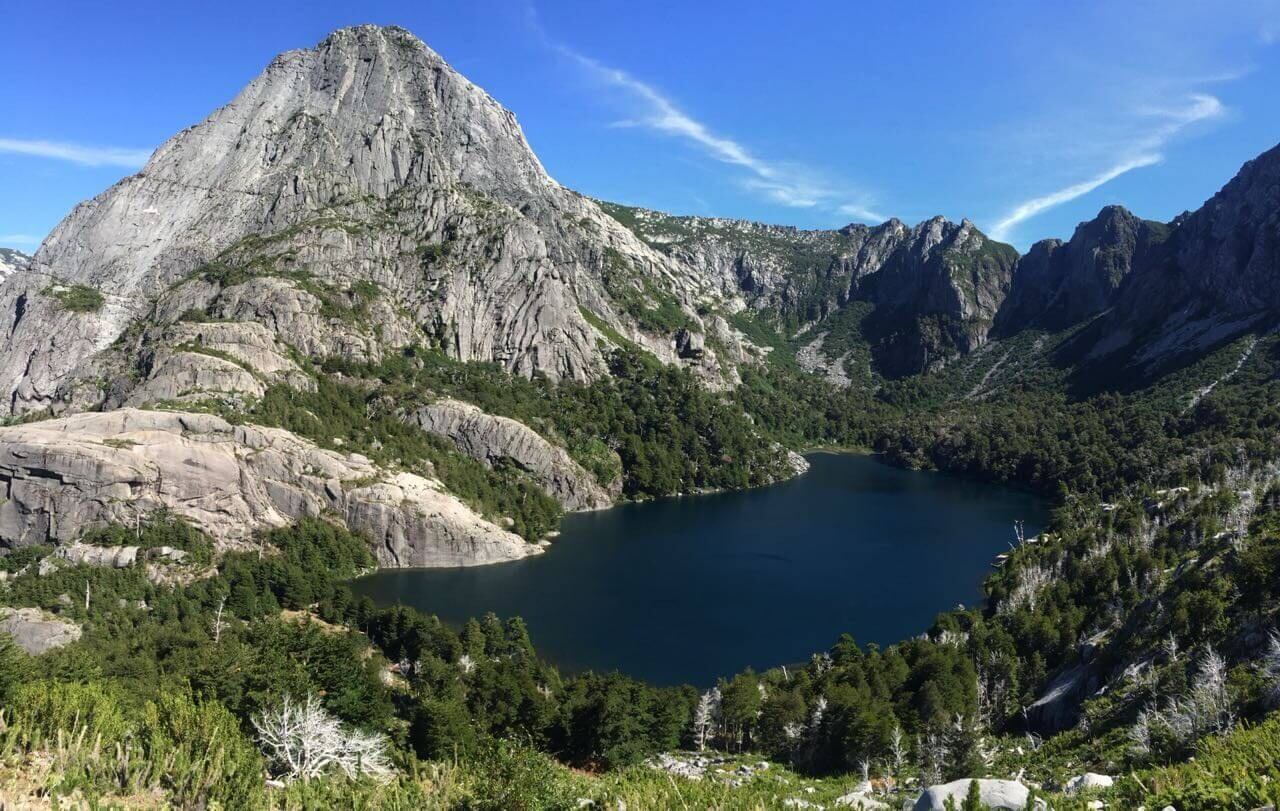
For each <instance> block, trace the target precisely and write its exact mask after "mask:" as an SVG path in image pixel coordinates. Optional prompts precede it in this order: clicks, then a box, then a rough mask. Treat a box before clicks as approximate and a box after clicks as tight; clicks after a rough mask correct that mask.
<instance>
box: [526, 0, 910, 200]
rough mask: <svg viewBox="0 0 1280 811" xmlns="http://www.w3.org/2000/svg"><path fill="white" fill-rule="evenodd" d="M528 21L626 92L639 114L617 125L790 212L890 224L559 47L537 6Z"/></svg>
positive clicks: (813, 176) (644, 86) (637, 83)
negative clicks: (681, 148)
mask: <svg viewBox="0 0 1280 811" xmlns="http://www.w3.org/2000/svg"><path fill="white" fill-rule="evenodd" d="M527 18H528V22H529V25H530V27H531V28H532V29H533V30H534V32H535V33H536V34H537V35H538V37H539V38H540V39H541V40H542V41H543V43H544V44H546V45H547V46H548V47H549V48H551V49H552V50H554V51H556V52H558V53H560V54H561V55H562V56H564V57H565V58H567V59H568V60H569V61H571V62H572V63H574V64H575V65H577V66H578V67H579V68H581V69H582V70H583V71H585V72H586V73H587V74H588V75H590V76H591V77H592V78H594V79H595V80H597V81H599V82H601V83H602V84H605V85H608V86H610V87H613V88H616V89H618V90H621V91H623V93H624V94H625V95H626V97H627V98H628V100H629V101H630V102H631V103H632V105H633V106H634V107H635V109H634V111H633V112H632V113H631V117H629V118H628V119H626V120H624V121H619V122H615V124H614V126H619V127H643V128H646V129H649V130H652V131H654V132H658V133H661V134H663V135H669V136H671V137H674V138H680V139H682V140H684V141H686V142H688V143H690V144H692V145H694V146H695V147H697V148H698V149H700V150H701V151H702V152H703V153H704V154H706V155H708V156H709V157H711V158H712V159H713V160H716V161H719V162H720V163H724V164H727V165H729V166H733V167H737V168H739V169H742V170H744V172H745V176H744V177H742V178H741V179H740V180H739V181H738V182H739V184H740V185H741V186H742V188H744V189H746V190H747V191H750V192H752V193H754V194H756V195H758V196H760V197H762V198H764V199H766V200H769V201H770V202H773V203H777V204H779V205H783V206H787V207H789V208H805V209H812V208H822V209H826V210H829V211H831V212H832V213H841V214H844V215H846V216H851V217H855V218H857V219H863V220H870V221H876V222H878V221H881V220H883V219H885V218H883V217H881V216H880V215H878V214H876V213H875V212H873V211H871V210H869V209H868V208H867V207H866V206H865V205H861V204H859V203H847V202H844V201H846V200H848V199H849V198H851V197H852V198H856V199H857V200H865V199H866V198H867V195H866V194H865V193H863V192H861V191H858V190H854V189H838V188H836V187H834V186H833V185H832V184H830V183H829V182H827V181H824V180H822V179H820V178H819V177H818V176H817V173H815V172H813V171H812V170H809V169H807V168H806V167H803V166H800V165H797V164H793V163H786V162H781V161H773V160H766V159H764V158H761V157H759V156H758V155H756V154H754V153H753V152H752V151H751V150H750V149H748V148H747V147H746V146H745V145H743V144H742V143H741V142H739V141H737V140H735V139H733V138H730V137H728V136H725V135H722V134H719V133H716V132H713V131H712V130H711V128H710V127H708V126H707V125H706V124H704V123H703V122H701V121H699V120H698V119H696V118H694V117H693V116H692V115H690V114H689V113H687V112H685V111H684V110H682V109H681V108H680V107H679V106H678V105H677V104H676V103H675V102H674V101H672V100H671V99H670V98H668V97H667V96H666V95H664V94H663V93H662V92H660V91H659V90H658V89H657V88H655V87H654V86H653V85H651V84H649V83H648V82H645V81H642V80H640V79H637V78H636V77H635V76H632V75H631V74H630V73H628V72H626V71H624V70H621V69H619V68H615V67H612V66H610V65H606V64H604V63H602V62H600V61H599V60H597V59H593V58H591V57H589V56H586V55H584V54H581V53H579V52H577V51H575V50H573V49H572V48H569V47H568V46H566V45H564V44H562V43H560V42H556V41H555V40H553V39H552V38H551V37H549V36H548V35H547V33H546V31H545V30H544V29H543V28H542V25H541V23H540V21H539V20H538V16H537V12H536V10H535V9H534V8H533V7H532V6H529V7H528V15H527Z"/></svg>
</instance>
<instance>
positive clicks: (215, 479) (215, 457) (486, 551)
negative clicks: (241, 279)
mask: <svg viewBox="0 0 1280 811" xmlns="http://www.w3.org/2000/svg"><path fill="white" fill-rule="evenodd" d="M0 496H3V497H4V501H3V503H2V504H0V543H2V544H4V545H8V546H23V545H29V544H38V543H54V544H65V543H68V542H70V541H72V540H74V539H75V538H76V537H78V536H79V535H80V533H81V532H83V530H84V529H85V528H86V527H90V526H101V525H105V524H108V523H113V522H114V523H129V524H131V523H133V522H134V521H135V520H136V519H137V518H138V517H139V516H144V515H146V514H148V513H150V512H153V511H155V510H161V509H164V510H168V511H170V512H172V513H174V514H176V515H178V516H180V517H182V518H185V519H186V520H188V521H190V522H192V523H193V524H195V525H196V526H198V527H200V528H201V529H202V530H204V531H205V532H206V533H208V534H209V535H210V536H211V537H212V538H213V539H214V540H215V541H216V542H218V543H220V544H222V545H224V546H227V545H232V546H234V545H235V544H237V543H238V542H243V541H245V540H247V539H248V538H249V537H250V536H251V535H252V534H253V533H254V532H256V531H258V530H261V529H267V528H271V527H279V526H283V525H286V524H288V523H290V522H292V521H294V520H297V519H299V518H303V517H320V516H332V517H335V518H338V519H341V520H343V521H344V522H345V523H346V525H347V526H348V527H349V528H350V529H352V530H353V531H356V532H361V533H364V534H366V535H367V536H368V537H369V538H370V539H371V540H372V541H373V542H374V551H375V555H376V557H377V560H378V562H379V564H381V565H384V566H468V565H476V564H482V563H496V562H500V561H506V560H515V559H518V558H522V557H525V556H527V555H532V554H536V553H538V552H540V551H541V548H540V547H538V546H537V545H535V544H530V543H526V542H525V541H524V540H523V539H522V538H520V537H519V536H517V535H514V534H512V533H510V532H507V531H506V530H504V529H501V528H499V527H498V526H496V525H494V524H492V523H491V522H489V521H487V520H485V519H484V518H482V517H481V516H479V515H477V514H476V513H475V512H473V511H472V510H471V509H470V508H469V507H468V506H467V505H465V504H464V503H462V502H461V501H459V500H458V499H457V498H456V497H455V496H453V495H451V494H449V493H448V492H446V491H445V490H444V488H443V486H442V485H441V484H440V482H438V481H436V480H434V479H428V478H426V477H424V476H420V475H417V474H413V473H408V472H403V471H401V472H391V471H387V470H383V469H381V468H379V467H378V466H376V465H374V464H372V463H371V462H370V461H369V460H368V459H366V458H364V457H363V456H360V455H359V454H341V453H337V452H335V451H330V450H325V449H322V448H319V447H317V446H316V445H315V444H313V443H312V442H309V441H307V440H305V439H302V438H301V437H298V436H296V435H294V434H292V433H290V432H289V431H285V430H282V429H277V428H262V427H258V426H252V425H236V426H233V425H231V424H229V423H227V422H226V421H225V420H222V419H220V418H218V417H215V416H212V415H209V414H195V413H186V412H176V411H140V410H137V409H132V408H123V409H119V410H117V411H109V412H103V413H85V414H77V415H75V416H71V417H65V418H60V419H55V420H45V421H43V422H32V423H26V424H23V425H14V426H9V427H5V428H0ZM71 550H72V551H68V552H66V553H64V557H65V556H68V555H72V556H76V555H78V556H81V557H84V556H88V557H91V558H98V557H101V556H103V555H104V554H105V553H104V552H100V551H96V550H94V549H93V548H88V549H80V550H76V549H75V547H72V548H71ZM174 551H177V550H174ZM111 554H113V555H119V554H121V552H119V551H114V552H112V553H111ZM125 554H127V553H125ZM134 555H135V557H136V550H135V552H134ZM168 557H170V558H173V557H174V555H173V553H172V552H171V553H170V554H169V556H168ZM115 560H116V559H115V558H112V565H115Z"/></svg>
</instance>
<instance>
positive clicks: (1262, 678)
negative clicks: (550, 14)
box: [0, 25, 1280, 811]
mask: <svg viewBox="0 0 1280 811" xmlns="http://www.w3.org/2000/svg"><path fill="white" fill-rule="evenodd" d="M1224 180H1226V183H1225V185H1224V186H1223V187H1222V189H1221V191H1219V192H1218V193H1217V194H1215V195H1214V196H1213V197H1212V198H1211V199H1210V200H1208V201H1207V202H1205V204H1204V205H1203V206H1201V207H1200V208H1198V209H1196V210H1195V211H1191V212H1188V213H1186V214H1184V215H1181V216H1179V217H1177V218H1176V219H1174V220H1172V221H1170V222H1167V223H1161V222H1154V221H1149V220H1144V219H1141V218H1140V217H1138V216H1136V215H1134V214H1132V213H1130V212H1128V211H1126V210H1125V209H1123V208H1120V207H1117V206H1108V207H1106V208H1103V209H1102V211H1101V212H1099V214H1098V215H1097V216H1096V217H1095V218H1093V219H1091V220H1089V221H1087V222H1084V223H1081V224H1080V225H1079V227H1078V228H1077V229H1076V231H1075V233H1074V235H1073V236H1072V237H1071V238H1070V239H1068V240H1065V241H1064V240H1045V241H1041V242H1038V243H1035V244H1034V245H1033V246H1032V247H1031V248H1030V250H1029V251H1028V252H1027V253H1025V254H1019V253H1018V251H1017V250H1015V249H1014V248H1013V247H1012V246H1010V245H1006V244H1003V243H1001V242H998V241H995V240H993V239H991V238H990V237H988V236H987V235H985V234H983V233H982V231H981V230H980V229H979V228H978V227H977V226H976V225H975V224H974V223H973V222H970V221H968V220H963V221H961V222H960V223H955V222H951V221H949V220H946V219H945V218H942V217H934V218H931V219H927V220H925V221H923V222H920V223H918V224H916V225H914V226H913V225H908V224H906V223H903V222H901V221H899V220H896V219H893V220H889V221H886V222H884V223H882V224H880V225H874V226H870V225H861V224H850V225H848V226H845V227H842V228H839V229H832V230H803V229H795V228H790V227H785V226H774V225H766V224H760V223H752V222H746V221H740V220H729V219H720V218H707V217H692V216H676V215H669V214H664V213H661V212H656V211H651V210H647V209H642V208H635V207H629V206H622V205H617V204H613V203H608V202H603V201H596V200H593V199H590V198H588V197H585V196H583V195H581V194H579V193H577V192H575V191H573V190H570V189H567V188H565V187H563V186H561V185H560V184H558V183H557V182H556V181H554V180H553V179H552V178H551V177H550V176H548V175H547V173H546V172H545V170H544V169H543V167H542V165H541V163H540V162H539V160H538V158H537V157H536V156H535V155H534V153H533V151H532V150H531V149H530V147H529V145H528V143H527V142H526V140H525V138H524V135H523V133H522V131H521V129H520V127H519V125H518V124H517V123H516V119H515V116H514V115H513V114H512V113H511V112H510V111H508V110H506V109H505V108H503V107H502V106H501V105H500V104H499V103H498V102H497V101H495V100H494V99H493V98H492V97H490V96H489V95H488V94H487V93H485V92H484V91H483V90H482V89H480V88H479V87H477V86H476V85H474V84H472V83H471V82H470V81H469V80H467V79H466V78H464V77H463V76H462V75H461V74H459V73H458V72H456V71H455V70H454V69H453V68H452V67H450V66H449V65H448V64H447V63H446V62H445V61H444V60H443V59H442V58H441V57H440V56H439V55H438V54H436V53H435V52H434V51H432V50H431V49H430V48H429V47H428V46H427V45H426V44H424V43H423V42H422V41H421V40H419V39H417V38H416V37H415V36H413V35H412V34H410V33H409V32H408V31H405V30H403V29H400V28H396V27H379V26H370V25H365V26H357V27H353V28H344V29H340V30H338V31H335V32H334V33H332V34H331V35H329V36H327V37H325V38H324V39H323V40H322V41H321V42H319V43H318V44H317V45H315V46H314V47H312V48H306V49H301V50H294V51H288V52H285V53H283V54H280V55H279V56H277V57H276V58H275V59H273V60H272V61H271V62H270V64H269V65H268V66H267V67H266V68H265V69H264V70H263V71H262V72H261V73H260V74H259V75H258V76H257V77H256V78H255V79H253V80H252V81H251V82H250V83H249V84H248V85H247V86H246V87H245V88H244V89H243V90H242V91H241V92H240V93H239V94H238V95H236V96H235V98H234V99H232V100H231V101H230V102H229V103H227V104H226V105H225V106H223V107H221V108H219V109H217V110H215V111H214V112H213V113H212V114H211V115H210V116H209V117H208V118H206V119H205V120H204V121H202V122H200V123H198V124H196V125H194V126H192V127H189V128H187V129H184V130H182V131H180V132H178V133H177V134H176V135H174V136H173V137H172V138H171V139H170V140H168V141H167V142H165V143H164V144H163V145H162V146H161V147H160V148H159V149H157V150H156V152H155V153H154V154H153V155H152V157H151V158H150V160H149V161H147V163H146V165H145V166H143V167H142V169H141V170H140V171H138V172H137V173H136V174H133V175H130V176H129V177H126V178H124V179H123V180H121V181H119V182H118V183H116V184H115V185H113V186H111V187H110V188H108V189H106V190H105V191H103V192H102V193H101V194H100V195H99V196H97V197H95V198H94V199H92V200H90V201H87V202H85V203H82V204H80V205H79V206H77V207H76V208H75V209H74V210H73V211H72V212H71V213H70V214H69V215H68V216H67V217H66V218H65V219H64V220H63V221H62V222H61V223H60V224H59V225H58V226H57V228H55V229H54V230H53V232H52V233H50V234H49V236H48V237H47V238H46V239H45V240H44V242H43V243H42V244H41V246H40V248H39V249H38V250H37V251H36V252H35V254H34V255H32V256H30V257H27V256H26V255H25V254H19V253H17V252H14V251H8V250H6V251H4V252H0V263H2V264H0V271H3V281H2V282H0V329H2V333H0V334H3V336H4V339H3V344H2V345H0V393H3V395H4V396H3V398H2V399H0V412H2V413H3V415H4V417H5V424H4V425H3V426H0V489H2V490H3V494H2V495H3V501H0V550H2V551H3V554H0V574H2V575H3V577H0V629H3V630H4V632H5V633H3V634H0V703H2V704H3V707H4V711H5V714H4V716H3V722H2V723H0V792H8V793H10V794H12V795H13V796H14V797H16V798H17V799H19V800H21V801H22V802H28V801H30V802H32V803H37V804H38V803H61V802H62V801H64V800H65V801H67V802H68V803H70V804H73V805H74V804H86V805H91V806H92V805H106V806H112V805H125V806H135V807H148V806H164V805H171V806H175V807H202V808H203V807H222V808H240V807H248V808H259V807H262V808H265V807H277V808H303V807H387V808H404V807H438V808H495V809H497V808H502V809H506V808H530V809H533V808H571V807H606V808H617V809H622V808H624V807H625V808H637V807H639V808H650V807H653V808H659V807H661V808H673V807H681V806H683V807H718V808H762V807H765V808H772V807H789V808H806V807H812V805H823V806H824V807H831V806H845V807H853V808H857V807H862V808H865V809H873V808H885V807H901V806H903V804H904V803H905V804H907V805H908V807H910V806H911V805H913V804H914V807H916V808H926V809H928V808H940V807H942V806H941V800H938V799H937V798H938V797H939V796H940V795H939V794H938V792H944V793H945V790H944V789H941V788H931V787H938V786H943V785H953V786H959V788H956V791H960V792H965V791H968V788H967V787H968V781H969V780H970V779H975V780H976V779H983V780H987V781H989V782H990V783H991V785H990V786H987V785H986V783H984V784H983V787H981V791H980V794H982V797H981V798H979V799H982V800H983V802H985V803H987V804H988V805H990V804H992V803H993V802H995V800H996V799H997V798H998V797H1002V796H1006V795H1009V793H1010V792H1012V793H1013V794H1014V795H1016V807H1018V808H1022V807H1026V806H1028V805H1034V797H1035V795H1037V794H1038V795H1039V796H1041V797H1042V798H1047V799H1048V801H1049V802H1050V803H1051V804H1052V807H1053V808H1061V809H1074V808H1085V807H1086V804H1087V803H1090V802H1106V803H1109V804H1110V805H1111V807H1118V808H1131V807H1138V806H1139V805H1143V804H1145V806H1146V807H1149V808H1152V807H1154V808H1163V807H1164V806H1165V805H1166V804H1170V805H1174V806H1175V808H1176V809H1177V810H1178V811H1196V809H1211V808H1240V809H1245V810H1246V811H1251V809H1253V808H1256V807H1258V806H1261V805H1264V804H1265V803H1268V802H1270V803H1274V802H1276V801H1277V799H1280V797H1277V795H1276V791H1277V786H1280V774H1277V773H1276V763H1277V762H1280V746H1278V745H1277V740H1280V736H1277V735H1276V732H1275V725H1276V716H1275V714H1274V712H1275V710H1276V707H1277V696H1280V590H1277V588H1276V583H1277V582H1280V551H1278V550H1280V496H1278V494H1280V468H1278V467H1277V466H1278V465H1280V455H1278V454H1277V448H1280V382H1278V381H1280V339H1277V336H1276V335H1275V327H1276V325H1277V323H1280V298H1278V297H1277V296H1278V294H1277V290H1280V287H1277V286H1276V284H1275V278H1276V274H1277V272H1280V253H1278V251H1280V197H1278V196H1277V189H1280V147H1276V148H1273V149H1271V150H1269V151H1267V152H1265V153H1263V154H1261V155H1259V156H1258V157H1256V158H1255V159H1253V160H1251V161H1249V162H1248V163H1246V164H1245V165H1244V166H1243V167H1241V169H1240V170H1239V172H1238V173H1237V174H1236V175H1235V177H1233V178H1230V179H1227V178H1224ZM815 448H821V449H826V450H835V451H859V452H861V453H864V454H865V453H866V452H874V453H875V454H876V459H875V461H872V460H871V459H870V458H868V457H867V456H853V455H837V454H827V453H819V454H811V455H810V457H809V458H808V459H807V460H806V458H805V457H803V456H802V455H801V452H802V451H812V450H813V449H815ZM1015 520H1024V521H1025V525H1024V526H1023V534H1022V536H1021V537H1016V538H1015V537H1014V536H1013V535H1012V532H1013V522H1014V521H1015ZM1010 541H1013V542H1014V543H1013V548H1009V542H1010ZM997 553H999V554H1001V555H1002V557H1001V558H999V565H998V566H994V567H993V566H992V565H991V564H992V562H993V558H994V556H995V555H996V554H997ZM958 603H959V604H962V605H957V604H958ZM490 612H494V613H490ZM784 665H785V667H784ZM312 741H316V742H323V743H324V745H325V746H327V747H330V748H331V750H332V751H328V750H326V753H325V755H324V757H325V758H326V759H325V760H324V761H323V762H317V763H311V764H310V765H303V764H300V763H299V760H298V759H299V757H302V755H300V754H299V752H300V751H302V750H306V751H311V750H310V749H309V748H308V747H309V745H310V743H311V742H312ZM317 751H319V750H317ZM316 757H319V755H317V756H316ZM762 763H763V764H764V765H760V764H762ZM708 769H710V771H708ZM716 769H723V771H719V772H717V771H715V770H716ZM691 770H692V771H691ZM1087 773H1089V774H1092V773H1096V775H1102V776H1105V777H1106V780H1105V781H1103V780H1101V779H1100V778H1099V780H1097V781H1094V782H1090V783H1089V785H1087V786H1082V784H1081V782H1080V781H1083V780H1084V775H1085V774H1087ZM29 775H34V777H29ZM1073 778H1080V781H1076V782H1074V783H1073V782H1072V780H1073ZM1086 782H1087V781H1086ZM975 785H976V784H975ZM0 796H3V795H0ZM957 796H959V797H960V798H961V799H963V794H961V795H957ZM691 798H697V799H691ZM6 799H7V798H6ZM935 800H937V802H935ZM806 803H809V804H811V805H806ZM922 803H923V805H922ZM966 807H976V806H974V805H972V804H970V805H969V806H966Z"/></svg>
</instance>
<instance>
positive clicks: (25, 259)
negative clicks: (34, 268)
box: [0, 248, 31, 282]
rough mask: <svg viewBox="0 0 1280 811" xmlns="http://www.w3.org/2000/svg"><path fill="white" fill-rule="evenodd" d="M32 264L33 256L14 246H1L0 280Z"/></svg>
mask: <svg viewBox="0 0 1280 811" xmlns="http://www.w3.org/2000/svg"><path fill="white" fill-rule="evenodd" d="M30 264H31V257H30V256H27V255H26V254H25V253H22V252H21V251H15V250H14V249H13V248H0V282H3V281H4V280H5V279H7V278H9V276H10V275H11V274H13V273H14V272H16V271H19V270H26V269H27V267H28V266H30Z"/></svg>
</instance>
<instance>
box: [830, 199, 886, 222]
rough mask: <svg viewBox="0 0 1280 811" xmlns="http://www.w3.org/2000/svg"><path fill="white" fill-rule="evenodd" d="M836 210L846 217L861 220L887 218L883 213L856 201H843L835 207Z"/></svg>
mask: <svg viewBox="0 0 1280 811" xmlns="http://www.w3.org/2000/svg"><path fill="white" fill-rule="evenodd" d="M836 211H838V212H840V213H841V214H843V215H845V216H846V217H851V218H853V219H855V220H861V221H863V222H884V221H885V220H887V219H889V218H888V217H886V216H885V215H883V214H880V213H878V212H876V211H875V210H874V209H870V208H867V207H866V206H860V205H858V204H856V203H845V204H844V205H842V206H840V207H839V208H837V209H836Z"/></svg>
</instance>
